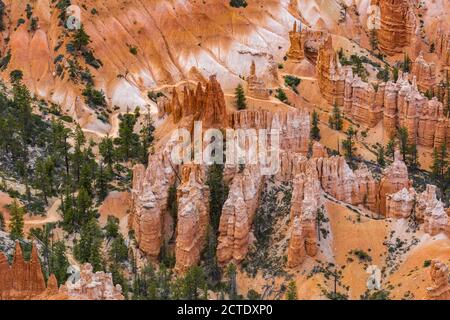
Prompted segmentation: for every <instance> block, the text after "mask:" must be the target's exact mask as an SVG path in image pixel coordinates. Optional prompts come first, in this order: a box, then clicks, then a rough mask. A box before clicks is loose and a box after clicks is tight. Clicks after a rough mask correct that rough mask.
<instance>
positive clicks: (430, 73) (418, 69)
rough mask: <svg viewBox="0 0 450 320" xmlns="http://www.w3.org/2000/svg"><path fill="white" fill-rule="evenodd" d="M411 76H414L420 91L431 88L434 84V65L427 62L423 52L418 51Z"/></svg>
mask: <svg viewBox="0 0 450 320" xmlns="http://www.w3.org/2000/svg"><path fill="white" fill-rule="evenodd" d="M411 76H412V77H415V78H416V80H417V87H418V88H419V90H420V91H422V92H424V91H427V90H432V89H433V87H434V86H435V85H436V65H435V64H434V63H433V62H431V63H427V61H426V60H425V59H424V57H423V52H420V54H419V56H418V57H417V58H416V60H415V61H414V63H413V66H412V72H411Z"/></svg>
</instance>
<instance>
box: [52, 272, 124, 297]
mask: <svg viewBox="0 0 450 320" xmlns="http://www.w3.org/2000/svg"><path fill="white" fill-rule="evenodd" d="M49 287H50V286H49ZM59 292H60V294H64V295H67V296H68V297H69V300H124V296H123V295H122V287H121V286H120V285H119V284H117V285H114V284H113V279H112V275H111V273H105V272H103V271H101V272H93V268H92V265H90V264H89V263H85V264H84V265H83V266H82V267H81V270H80V278H79V279H78V280H77V281H76V282H74V283H72V282H71V281H70V280H68V281H67V282H66V284H65V285H62V286H61V288H60V289H59Z"/></svg>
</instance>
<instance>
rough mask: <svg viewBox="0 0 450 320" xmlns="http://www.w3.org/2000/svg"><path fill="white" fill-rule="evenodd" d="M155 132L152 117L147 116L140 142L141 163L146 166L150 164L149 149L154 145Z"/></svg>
mask: <svg viewBox="0 0 450 320" xmlns="http://www.w3.org/2000/svg"><path fill="white" fill-rule="evenodd" d="M154 131H155V126H154V125H153V120H152V117H151V115H150V113H149V114H147V115H146V116H145V123H144V125H143V127H142V129H141V132H140V133H141V135H140V141H141V154H140V161H141V163H143V164H144V165H147V164H148V149H149V148H150V146H151V145H152V143H153V140H154V137H153V133H154Z"/></svg>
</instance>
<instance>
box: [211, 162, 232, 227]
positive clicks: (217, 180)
mask: <svg viewBox="0 0 450 320" xmlns="http://www.w3.org/2000/svg"><path fill="white" fill-rule="evenodd" d="M206 184H207V185H208V187H209V211H210V221H211V225H212V227H213V232H215V233H216V232H217V230H218V229H219V223H220V215H221V214H222V207H223V204H224V203H225V201H226V199H227V197H228V187H227V186H226V184H225V182H224V180H223V165H220V164H213V165H211V166H210V167H209V171H208V180H207V182H206Z"/></svg>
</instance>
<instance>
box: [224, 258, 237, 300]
mask: <svg viewBox="0 0 450 320" xmlns="http://www.w3.org/2000/svg"><path fill="white" fill-rule="evenodd" d="M226 275H227V277H228V295H229V297H230V300H236V299H237V297H238V295H237V284H236V266H235V265H234V264H233V263H230V264H229V265H228V267H227V272H226Z"/></svg>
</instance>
